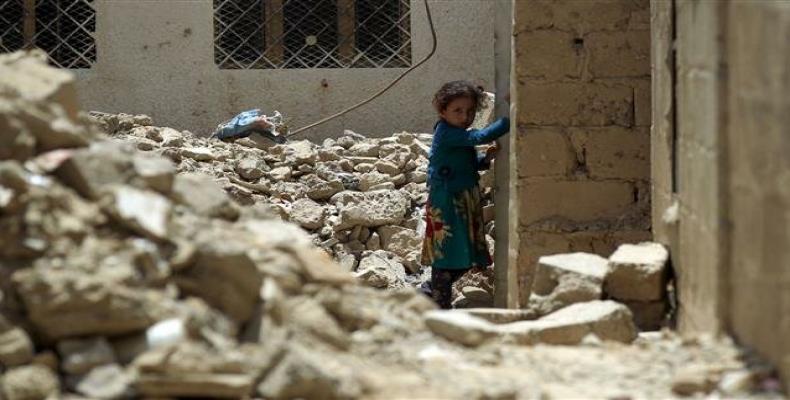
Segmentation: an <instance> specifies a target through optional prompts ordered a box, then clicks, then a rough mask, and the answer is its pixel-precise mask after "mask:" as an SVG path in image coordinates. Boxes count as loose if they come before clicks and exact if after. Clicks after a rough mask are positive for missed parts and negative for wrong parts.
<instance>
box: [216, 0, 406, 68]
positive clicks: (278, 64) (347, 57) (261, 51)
mask: <svg viewBox="0 0 790 400" xmlns="http://www.w3.org/2000/svg"><path fill="white" fill-rule="evenodd" d="M214 29H215V46H214V55H215V61H216V63H217V65H218V66H219V67H220V68H227V69H255V68H399V67H407V66H409V65H411V23H410V9H409V0H252V1H250V0H246V1H245V0H215V1H214Z"/></svg>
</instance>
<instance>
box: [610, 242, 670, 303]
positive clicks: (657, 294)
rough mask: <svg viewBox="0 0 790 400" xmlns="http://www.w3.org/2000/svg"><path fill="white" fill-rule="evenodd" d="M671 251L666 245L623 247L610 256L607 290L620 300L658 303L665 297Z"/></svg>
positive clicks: (648, 243)
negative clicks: (657, 301) (667, 267)
mask: <svg viewBox="0 0 790 400" xmlns="http://www.w3.org/2000/svg"><path fill="white" fill-rule="evenodd" d="M668 260H669V252H668V251H667V250H666V249H665V248H664V246H663V245H661V244H658V243H651V242H645V243H640V244H637V245H632V244H624V245H621V246H620V247H618V248H617V251H615V252H614V254H612V255H611V257H609V272H608V274H607V275H606V279H605V283H604V290H605V291H606V293H607V294H609V296H611V297H613V298H615V299H619V300H635V301H655V300H661V299H663V298H664V297H665V295H666V284H667V269H666V264H667V261H668Z"/></svg>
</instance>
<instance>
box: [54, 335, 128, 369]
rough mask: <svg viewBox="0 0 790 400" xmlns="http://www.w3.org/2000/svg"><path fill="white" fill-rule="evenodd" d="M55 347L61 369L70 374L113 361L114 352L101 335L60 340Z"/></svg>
mask: <svg viewBox="0 0 790 400" xmlns="http://www.w3.org/2000/svg"><path fill="white" fill-rule="evenodd" d="M57 348H58V353H59V354H60V363H61V369H62V370H63V371H64V372H66V373H68V374H71V375H83V374H85V373H87V372H88V371H90V370H91V369H93V368H94V367H97V366H101V365H106V364H112V363H114V362H115V353H114V352H113V349H112V347H111V346H110V343H109V342H108V341H107V339H105V338H103V337H97V338H90V339H69V340H62V341H60V342H58V346H57Z"/></svg>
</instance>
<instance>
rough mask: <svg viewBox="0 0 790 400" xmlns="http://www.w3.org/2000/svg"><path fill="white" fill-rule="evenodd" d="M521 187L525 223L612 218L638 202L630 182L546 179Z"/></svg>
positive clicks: (522, 183)
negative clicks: (562, 218) (559, 219)
mask: <svg viewBox="0 0 790 400" xmlns="http://www.w3.org/2000/svg"><path fill="white" fill-rule="evenodd" d="M517 187H518V195H519V202H518V204H517V206H518V207H520V210H521V212H520V214H519V219H520V221H519V223H520V224H521V225H523V226H527V225H529V224H531V223H534V222H536V221H539V220H541V219H544V218H548V217H555V216H557V217H564V218H567V219H570V220H575V221H586V220H593V219H599V218H607V217H612V216H616V215H619V214H621V213H622V212H623V211H624V210H625V209H626V208H627V207H628V206H630V205H631V204H633V203H634V188H633V185H632V184H630V183H628V182H620V181H605V182H596V181H550V180H542V181H533V182H523V181H522V182H519V183H518V184H517Z"/></svg>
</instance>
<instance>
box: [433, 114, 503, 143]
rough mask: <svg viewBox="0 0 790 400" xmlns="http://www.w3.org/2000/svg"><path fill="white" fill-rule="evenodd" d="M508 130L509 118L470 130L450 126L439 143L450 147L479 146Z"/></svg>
mask: <svg viewBox="0 0 790 400" xmlns="http://www.w3.org/2000/svg"><path fill="white" fill-rule="evenodd" d="M508 130H510V120H509V119H508V118H500V119H498V120H496V121H494V123H493V124H491V125H489V126H487V127H485V128H483V129H472V130H470V131H464V130H462V129H460V128H453V127H448V132H446V134H445V135H442V137H441V139H440V141H441V143H439V145H441V146H450V147H470V146H477V145H479V144H483V143H489V142H493V141H494V140H496V139H497V138H498V137H500V136H502V135H504V134H506V133H507V132H508Z"/></svg>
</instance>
